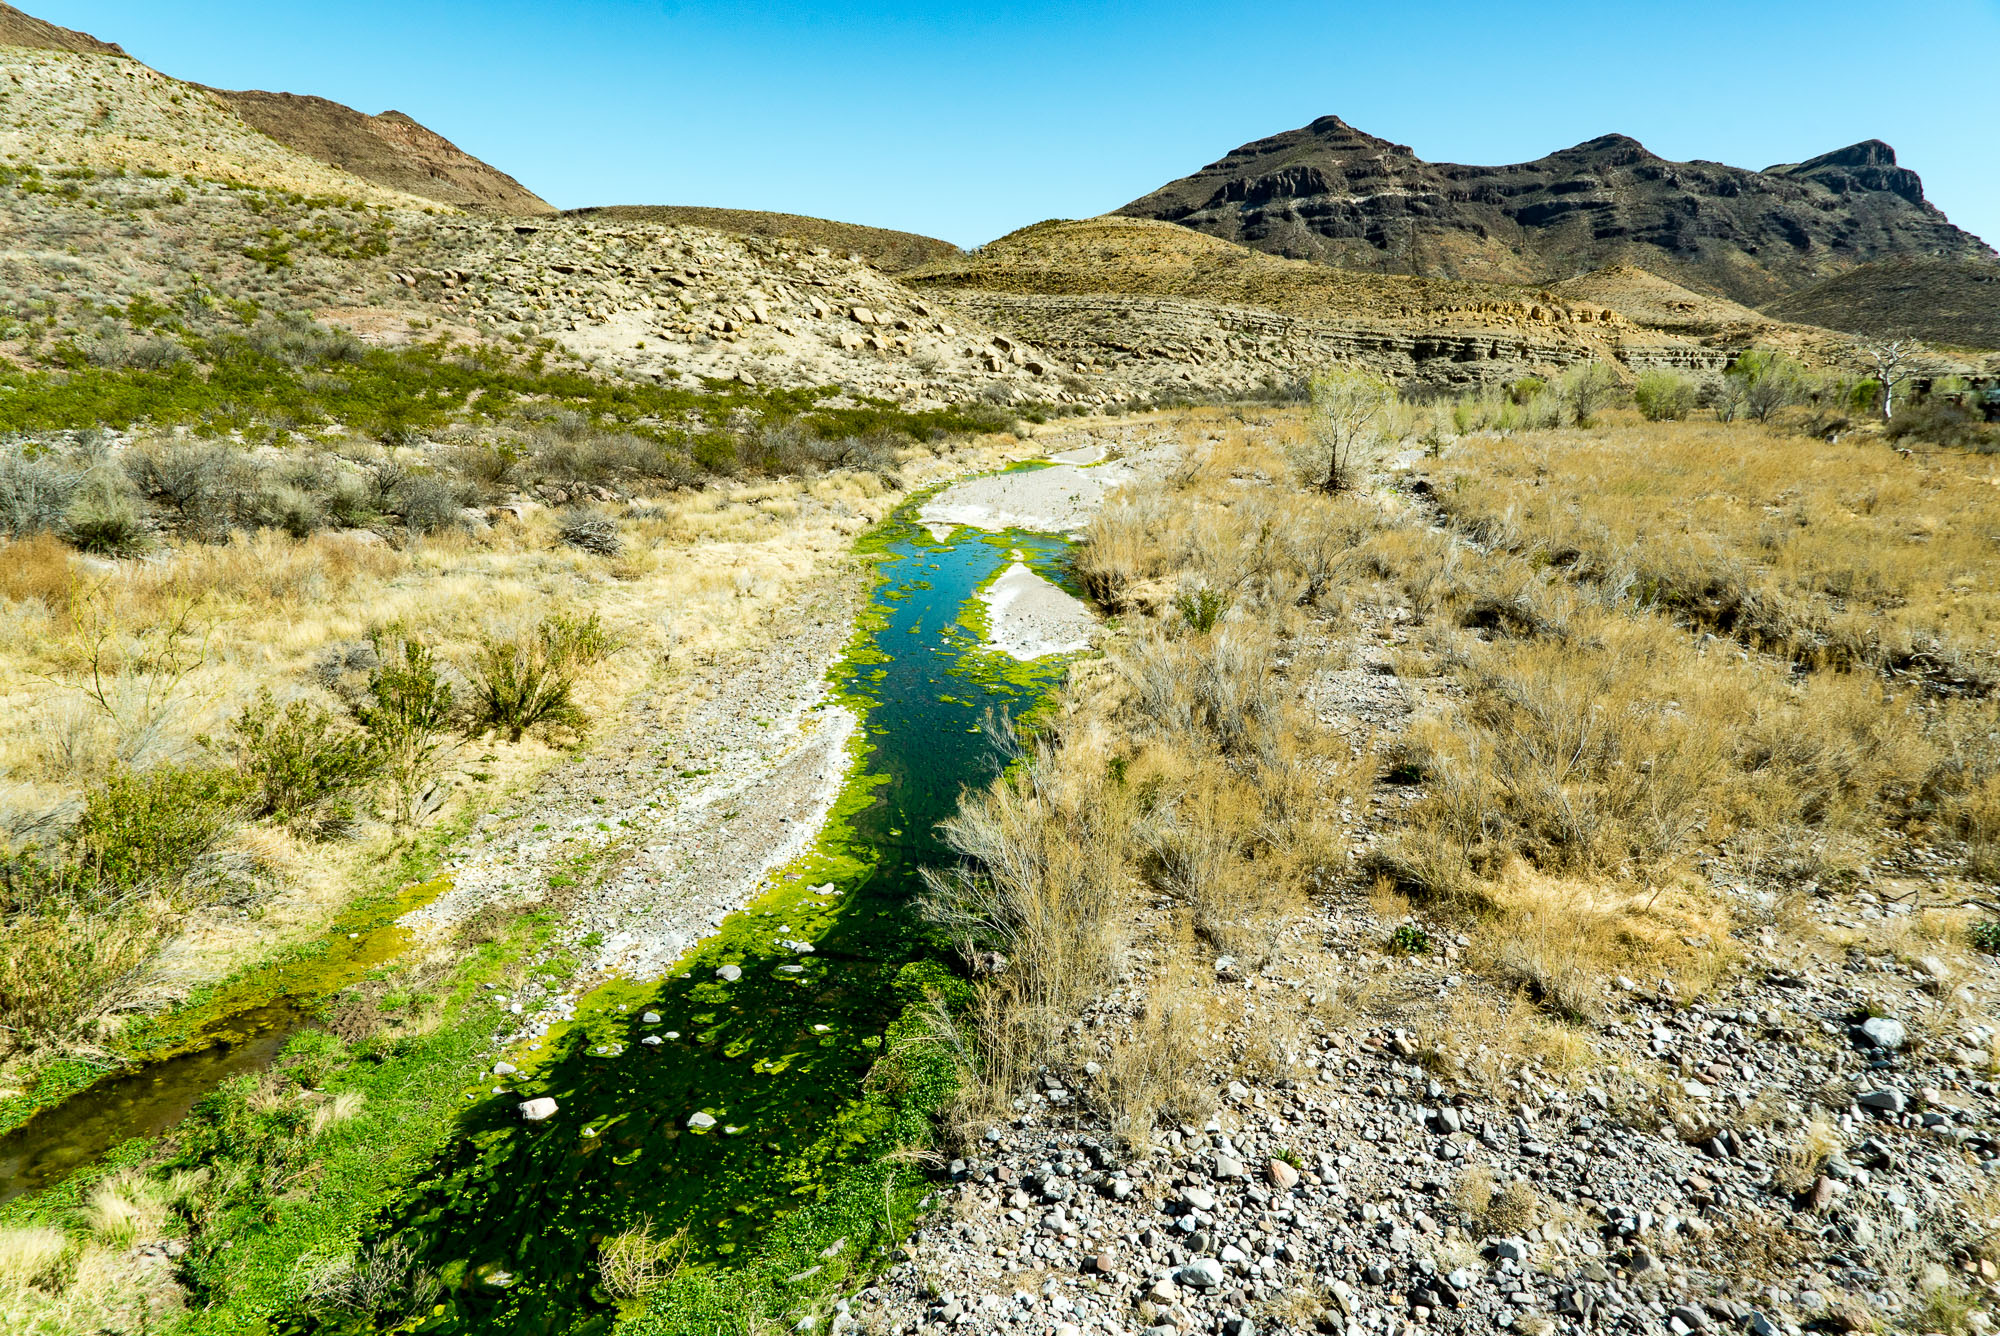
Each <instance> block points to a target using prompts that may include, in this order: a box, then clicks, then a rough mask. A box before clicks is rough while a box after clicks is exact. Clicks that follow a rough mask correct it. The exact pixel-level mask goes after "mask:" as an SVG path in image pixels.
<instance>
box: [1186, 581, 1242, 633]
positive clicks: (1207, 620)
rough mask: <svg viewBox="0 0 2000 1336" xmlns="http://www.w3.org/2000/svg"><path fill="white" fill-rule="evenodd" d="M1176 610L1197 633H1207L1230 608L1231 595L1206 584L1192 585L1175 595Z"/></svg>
mask: <svg viewBox="0 0 2000 1336" xmlns="http://www.w3.org/2000/svg"><path fill="white" fill-rule="evenodd" d="M1174 610H1175V611H1176V612H1178V613H1180V615H1181V621H1182V623H1183V624H1184V625H1186V626H1187V628H1188V629H1189V630H1191V631H1193V632H1194V633H1195V634H1197V635H1204V636H1205V635H1207V634H1208V633H1209V632H1210V631H1213V630H1214V629H1215V624H1216V623H1217V622H1219V621H1221V620H1222V615H1223V614H1224V613H1225V612H1227V611H1228V610H1229V595H1228V593H1227V592H1226V591H1224V590H1220V589H1211V588H1209V587H1208V586H1207V585H1205V584H1201V585H1191V586H1189V587H1187V588H1184V589H1181V590H1180V591H1178V592H1177V593H1175V595H1174Z"/></svg>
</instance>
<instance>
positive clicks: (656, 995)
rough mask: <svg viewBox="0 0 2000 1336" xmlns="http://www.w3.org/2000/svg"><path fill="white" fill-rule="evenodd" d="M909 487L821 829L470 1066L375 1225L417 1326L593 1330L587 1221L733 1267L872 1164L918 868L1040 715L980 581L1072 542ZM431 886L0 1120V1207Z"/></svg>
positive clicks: (292, 1016) (885, 537) (177, 1093)
mask: <svg viewBox="0 0 2000 1336" xmlns="http://www.w3.org/2000/svg"><path fill="white" fill-rule="evenodd" d="M1029 467H1031V468H1032V467H1033V466H1029ZM917 506H918V502H917V501H912V502H911V503H909V504H907V505H905V506H904V507H903V508H902V509H901V510H899V511H898V512H897V514H896V515H895V516H894V517H892V519H891V520H890V521H889V523H888V524H886V525H885V526H884V527H883V529H881V530H880V531H878V533H877V534H875V535H873V536H872V538H871V539H870V540H869V541H868V544H867V548H868V551H869V552H870V553H871V554H872V555H873V556H874V557H875V558H876V559H877V560H878V562H879V577H880V578H879V580H878V583H877V585H876V587H875V590H874V593H873V595H872V597H871V600H870V603H869V605H868V610H867V611H866V612H865V613H864V615H863V617H862V619H861V623H860V627H859V629H858V630H857V632H856V635H855V638H854V642H853V644H852V645H851V647H850V649H849V651H848V652H847V654H846V655H845V656H844V657H843V659H842V661H841V662H840V663H838V664H836V665H835V667H834V669H833V674H834V680H835V682H836V685H837V691H836V694H837V695H838V696H840V697H841V698H842V701H843V703H844V704H846V705H847V706H848V707H849V708H851V709H853V710H854V711H855V712H856V713H857V714H858V715H859V716H860V718H861V721H862V729H861V731H860V732H859V733H858V735H857V738H856V742H855V745H854V750H855V758H854V763H853V766H852V768H851V770H850V773H849V775H848V778H847V780H846V781H845V784H844V786H843V788H842V790H841V794H840V797H839V799H838V800H837V801H836V803H835V805H834V808H833V811H832V814H831V815H830V817H829V819H828V821H827V823H826V827H825V830H824V832H823V834H822V835H821V837H820V838H819V840H818V841H817V842H816V844H815V845H814V847H813V848H812V849H811V850H809V851H808V852H807V853H806V854H805V855H803V856H802V857H801V858H799V859H798V860H796V861H795V862H794V863H792V864H791V865H790V866H788V867H786V868H783V869H781V870H780V871H779V872H778V873H777V874H776V875H774V876H773V877H772V878H771V879H770V881H769V883H768V884H767V889H766V890H765V891H764V892H763V894H762V895H761V896H760V897H759V898H758V899H756V900H755V901H754V902H753V903H751V904H749V905H748V906H747V907H746V908H744V909H743V910H742V911H740V912H738V913H735V914H732V915H730V916H729V917H728V918H726V919H725V920H724V921H723V923H722V924H721V926H720V928H719V930H718V931H717V933H716V935H715V936H713V937H711V938H710V939H708V940H707V941H706V942H704V943H703V944H702V945H701V946H700V947H698V948H697V949H696V950H695V951H694V952H692V953H691V954H690V955H688V956H687V957H686V958H684V959H683V960H681V961H680V962H678V964H677V965H676V966H675V967H674V968H673V970H672V971H670V972H669V974H668V975H667V977H665V978H664V979H661V980H657V981H652V982H645V983H640V982H635V981H630V980H623V979H614V980H613V981H611V982H609V983H607V984H605V985H603V986H602V987H599V988H597V989H596V990H594V991H593V992H591V993H590V994H588V995H587V996H586V997H584V998H583V999H581V1001H580V1002H579V1004H578V1007H577V1014H576V1018H575V1020H574V1021H573V1022H571V1023H569V1024H567V1025H565V1026H563V1027H562V1028H560V1029H558V1030H557V1031H555V1032H553V1033H551V1034H550V1035H549V1036H548V1038H547V1039H546V1040H544V1041H541V1042H539V1043H535V1044H532V1045H531V1046H524V1047H520V1048H517V1049H516V1050H514V1051H513V1052H511V1053H509V1054H507V1055H506V1056H507V1058H508V1060H509V1062H510V1064H511V1065H512V1066H513V1067H514V1068H516V1069H517V1070H513V1071H510V1072H509V1073H508V1074H506V1075H504V1076H503V1075H498V1074H496V1072H495V1071H493V1070H489V1071H486V1072H477V1073H475V1072H467V1073H466V1077H467V1082H466V1085H465V1087H464V1089H463V1090H462V1092H461V1094H462V1098H463V1099H464V1101H465V1113H464V1115H463V1122H462V1126H461V1132H460V1135H459V1137H458V1138H457V1140H456V1142H455V1143H454V1145H453V1146H452V1148H451V1149H449V1150H448V1151H447V1152H446V1153H445V1155H444V1156H443V1157H442V1159H441V1161H440V1162H438V1163H436V1164H434V1165H432V1166H431V1167H430V1169H429V1171H428V1172H427V1173H426V1174H425V1177H424V1180H423V1182H422V1184H421V1185H418V1186H416V1187H414V1188H413V1191H412V1196H411V1197H410V1198H409V1199H408V1200H407V1201H406V1202H404V1203H403V1204H401V1205H398V1206H395V1207H390V1208H388V1215H387V1217H386V1218H385V1219H383V1220H382V1221H381V1226H382V1228H383V1230H384V1231H385V1232H388V1233H395V1234H399V1235H401V1236H402V1237H403V1238H405V1239H406V1240H407V1239H415V1240H417V1241H418V1250H419V1252H420V1259H419V1260H420V1263H421V1265H423V1266H424V1267H425V1268H427V1269H429V1270H431V1271H432V1272H434V1273H435V1274H438V1275H439V1276H440V1277H441V1278H442V1279H443V1280H444V1282H445V1285H446V1290H445V1296H444V1299H445V1302H444V1303H443V1304H442V1305H441V1311H439V1312H437V1313H435V1314H433V1315H432V1316H431V1318H430V1320H428V1321H424V1322H423V1323H422V1324H421V1327H422V1329H423V1330H425V1331H452V1330H462V1331H499V1330H506V1331H517V1332H551V1333H554V1332H564V1333H575V1332H596V1331H605V1330H608V1329H609V1328H610V1326H611V1325H612V1324H613V1322H614V1321H615V1318H616V1310H615V1308H614V1307H613V1306H612V1304H611V1303H610V1302H609V1301H608V1300H607V1299H606V1298H605V1296H604V1295H603V1294H602V1293H601V1292H600V1291H599V1290H598V1289H597V1286H596V1275H595V1267H594V1257H595V1253H596V1250H597V1248H598V1246H599V1244H600V1243H601V1241H602V1240H603V1239H604V1238H605V1237H607V1236H609V1235H612V1234H616V1233H618V1232H620V1231H623V1230H626V1229H630V1228H633V1227H634V1226H636V1225H639V1224H641V1223H647V1224H650V1225H651V1227H652V1228H653V1230H654V1231H655V1233H656V1234H657V1235H660V1236H670V1235H674V1234H677V1233H680V1232H682V1231H684V1232H685V1239H686V1252H685V1264H688V1265H696V1266H701V1265H708V1266H719V1267H728V1266H729V1265H730V1264H731V1261H732V1259H733V1258H735V1257H739V1256H746V1255H748V1253H749V1251H750V1250H754V1249H755V1247H756V1246H757V1243H758V1242H759V1240H760V1239H761V1238H762V1237H763V1235H764V1234H765V1233H766V1232H767V1231H768V1230H770V1229H771V1227H772V1226H773V1225H774V1224H776V1223H778V1222H780V1221H781V1220H783V1219H784V1218H785V1216H786V1215H787V1214H788V1213H790V1212H793V1211H795V1210H797V1209H798V1208H800V1207H803V1206H807V1205H811V1204H812V1203H814V1202H815V1201H816V1200H818V1199H819V1198H820V1197H821V1196H822V1195H823V1189H824V1187H825V1185H826V1184H827V1183H828V1182H829V1181H831V1179H832V1178H833V1177H834V1176H836V1175H838V1174H839V1173H840V1172H841V1171H842V1170H843V1169H844V1168H851V1167H853V1166H854V1165H855V1164H856V1163H857V1162H858V1161H859V1160H861V1159H863V1158H865V1154H866V1146H867V1145H868V1143H869V1142H870V1141H871V1140H873V1139H874V1138H875V1134H876V1133H878V1132H879V1131H880V1123H881V1121H882V1118H881V1115H880V1111H879V1109H878V1108H873V1107H871V1106H869V1105H868V1104H867V1103H866V1101H865V1100H864V1099H863V1098H862V1087H863V1082H864V1079H865V1078H866V1076H867V1074H868V1072H869V1069H870V1068H871V1066H873V1064H874V1063H875V1062H876V1060H877V1059H878V1058H879V1057H880V1056H881V1054H882V1048H883V1038H884V1032H885V1030H886V1029H887V1027H888V1026H889V1024H890V1022H891V1021H893V1020H894V1019H895V1018H896V1017H897V1016H898V1015H899V1014H900V1012H901V1010H902V1008H903V1006H904V1005H905V1004H906V1003H907V1002H908V1001H909V1000H910V998H909V996H908V989H907V988H905V989H903V990H900V991H899V990H898V988H897V987H896V986H895V985H896V982H897V976H898V974H899V972H901V971H903V970H904V969H905V967H907V966H909V965H911V964H912V963H913V962H918V961H924V960H930V959H934V958H936V955H937V952H938V949H939V948H938V946H937V944H936V942H935V941H934V940H933V939H932V938H930V937H929V936H928V935H927V934H926V932H925V930H924V928H923V925H922V923H921V922H920V920H919V918H918V916H917V913H916V909H915V900H916V897H917V895H918V894H919V892H920V891H921V888H922V883H921V875H920V869H921V868H922V867H924V866H925V865H926V864H929V865H938V864H941V863H943V862H945V861H948V859H949V854H948V852H947V851H946V850H945V849H944V848H943V847H942V845H941V844H940V842H939V840H938V838H937V833H936V826H937V823H938V822H939V821H940V820H942V819H943V818H944V817H946V816H948V815H950V813H951V812H952V811H953V809H954V808H955V807H956V805H957V803H958V799H959V795H960V793H961V792H962V791H963V790H964V789H965V788H966V787H968V786H973V785H978V784H981V783H984V782H986V781H987V780H989V779H990V778H992V777H993V776H994V775H996V774H997V773H999V770H1000V768H1001V765H1002V763H1003V758H1002V757H1001V755H1000V754H999V752H998V751H997V749H996V747H995V744H994V742H993V739H992V738H991V736H990V735H989V733H988V731H987V728H986V724H987V723H988V721H989V720H988V716H989V715H1007V716H1011V717H1014V718H1019V717H1020V716H1021V715H1023V714H1024V713H1026V712H1027V711H1029V710H1031V709H1032V708H1033V707H1034V706H1035V705H1036V704H1038V703H1039V702H1040V701H1042V700H1043V699H1044V698H1045V697H1046V695H1047V693H1048V691H1049V690H1050V689H1051V687H1053V686H1054V684H1055V683H1056V682H1057V681H1058V680H1059V679H1060V677H1061V675H1062V672H1063V669H1064V666H1065V663H1066V660H1065V659H1064V658H1062V657H1059V656H1054V655H1051V656H1049V657H1044V658H1040V659H1035V660H1031V661H1027V662H1022V661H1018V660H1017V659H1016V658H1011V657H1008V656H1006V655H1004V654H1001V653H997V652H994V651H993V650H992V649H991V648H990V647H989V646H986V645H985V644H983V643H982V637H983V634H984V632H985V630H986V622H987V608H986V606H985V605H984V603H983V602H982V599H981V597H980V595H981V592H982V590H984V589H987V588H988V587H989V586H991V585H993V584H994V583H995V582H996V580H998V579H999V578H1000V577H1001V576H1002V574H1003V573H1004V572H1007V571H1009V570H1010V568H1013V567H1014V566H1016V564H1017V563H1019V564H1024V565H1026V566H1027V567H1028V568H1029V569H1030V570H1032V571H1034V572H1035V573H1037V574H1039V575H1041V576H1043V577H1047V578H1048V579H1050V580H1052V581H1055V582H1057V583H1059V584H1061V583H1064V582H1066V579H1067V576H1066V572H1065V569H1064V565H1063V563H1064V557H1065V554H1066V552H1067V548H1068V544H1067V543H1066V542H1065V541H1064V540H1063V539H1062V538H1060V537H1058V536H1055V535H1052V534H1046V533H1031V532H1026V531H1022V530H1006V531H1002V532H989V531H983V530H978V529H972V528H959V529H957V530H956V531H955V532H950V533H949V536H948V537H942V538H941V537H940V536H939V533H940V531H939V530H938V529H936V528H935V527H933V528H930V529H927V528H926V527H925V526H924V525H922V524H920V523H919V522H918V520H917ZM1022 574H1023V573H1022V572H1016V573H1015V575H1016V577H1018V576H1020V575H1022ZM1051 592H1053V591H1051ZM1004 602H1005V600H1002V603H1003V604H1004ZM1018 652H1019V651H1017V653H1018ZM441 885H442V883H433V884H428V885H426V886H422V887H411V888H408V889H407V890H406V891H405V892H404V894H403V895H402V896H401V897H399V900H398V903H396V904H394V905H390V906H377V907H375V908H374V910H373V912H372V913H370V914H369V915H368V916H367V918H366V919H365V920H363V921H357V922H352V923H348V922H343V923H342V924H340V925H339V927H338V929H337V930H336V931H334V932H333V933H331V934H329V942H328V945H327V948H326V949H325V950H324V951H323V952H320V953H318V954H315V955H313V956H311V957H310V958H309V959H306V960H302V961H299V962H294V963H288V964H281V965H278V966H274V967H272V968H271V969H268V970H265V971H261V972H259V974H258V975H257V976H256V977H254V978H252V979H250V980H248V981H247V982H246V983H245V984H243V985H242V986H240V987H237V988H232V989H230V990H228V991H227V992H225V993H224V994H223V995H221V996H219V997H218V998H216V999H215V1000H213V1001H212V1002H211V1003H210V1004H209V1005H208V1006H207V1007H205V1008H204V1009H203V1012H204V1014H205V1017H206V1019H200V1018H198V1019H197V1020H196V1022H195V1023H194V1024H193V1025H191V1026H190V1028H189V1031H188V1033H189V1038H188V1040H187V1041H186V1042H185V1043H184V1044H183V1045H182V1046H181V1048H180V1049H179V1050H178V1051H177V1052H175V1053H173V1054H171V1055H169V1056H167V1057H164V1058H161V1059H158V1060H155V1061H152V1062H149V1063H147V1064H144V1065H142V1066H140V1067H138V1068H136V1069H133V1070H129V1071H126V1072H122V1073H118V1074H114V1075H112V1076H110V1077H107V1078H105V1079H104V1080H101V1081H99V1082H98V1083H97V1084H95V1085H93V1086H91V1087H89V1088H87V1089H85V1090H83V1091H81V1092H79V1093H78V1094H76V1095H74V1096H71V1097H70V1098H69V1099H68V1100H66V1101H64V1102H63V1103H61V1104H59V1105H57V1106H54V1107H51V1108H49V1109H45V1110H43V1111H42V1112H41V1113H40V1114H38V1115H36V1116H35V1117H34V1118H31V1119H30V1120H28V1121H27V1122H26V1123H24V1124H22V1125H21V1126H20V1127H18V1128H15V1129H14V1130H13V1131H12V1132H10V1133H8V1134H7V1135H6V1136H4V1137H0V1201H5V1200H8V1199H10V1198H12V1197H14V1196H18V1195H19V1194H20V1193H22V1192H27V1191H33V1190H36V1189H38V1188H41V1187H45V1186H47V1185H49V1184H51V1183H53V1182H56V1181H59V1180H60V1179H61V1178H63V1177H65V1176H67V1175H68V1174H69V1173H71V1172H74V1171H75V1170H76V1169H78V1168H80V1167H82V1166H84V1165H86V1164H89V1163H91V1162H92V1161H94V1160H96V1159H98V1158H100V1157H101V1156H102V1155H103V1154H105V1153H106V1152H107V1151H109V1150H110V1149H112V1148H113V1147H115V1146H118V1145H120V1144H122V1143H123V1142H125V1141H126V1140H128V1139H130V1138H133V1137H151V1136H156V1135H159V1134H161V1133H163V1132H165V1131H167V1130H168V1129H169V1128H171V1127H172V1126H173V1125H174V1124H175V1123H176V1122H178V1121H179V1120H180V1118H181V1117H183V1116H184V1115H185V1114H186V1113H187V1111H188V1110H189V1109H190V1108H191V1107H192V1106H193V1104H194V1102H195V1101H196V1100H198V1099H199V1098H200V1097H201V1096H202V1095H204V1094H206V1093H207V1092H208V1091H210V1090H212V1089H214V1088H215V1086H216V1085H217V1084H219V1083H220V1082H221V1081H223V1080H226V1079H228V1078H230V1077H232V1076H235V1075H238V1074H240V1073H243V1072H247V1071H254V1070H258V1069H261V1068H262V1067H264V1066H267V1065H268V1064H269V1063H270V1062H271V1061H273V1060H274V1059H275V1058H276V1057H277V1055H278V1054H279V1053H280V1052H281V1051H282V1049H283V1048H284V1046H285V1044H286V1042H287V1041H288V1040H289V1039H290V1038H291V1037H292V1036H293V1035H294V1034H296V1033H297V1032H298V1031H299V1030H300V1029H301V1028H303V1027H305V1026H308V1025H311V1024H314V1023H315V1021H314V1017H315V1015H316V1012H317V1008H318V1007H319V1005H320V1004H321V1002H322V1001H323V999H324V998H325V997H327V996H328V995H330V994H331V993H332V992H333V991H336V990H337V989H339V988H340V987H343V986H345V984H347V983H349V982H352V981H353V980H354V979H357V978H360V977H362V976H363V975H364V974H366V973H367V972H368V971H370V970H372V969H374V968H377V967H378V966H380V965H381V964H383V963H385V962H386V961H388V960H390V959H392V958H393V957H394V956H396V955H398V954H400V952H401V951H402V949H403V947H404V946H405V944H406V942H407V934H406V930H405V929H404V928H403V927H401V926H399V925H398V924H397V923H396V921H395V919H396V917H397V915H399V914H401V913H402V912H404V911H407V910H409V909H411V908H414V907H415V906H416V905H417V904H420V903H423V902H426V901H427V900H428V899H429V898H430V897H432V896H434V895H435V894H436V892H437V891H438V890H439V889H440V886H441ZM654 1018H656V1019H654ZM649 1041H651V1042H649ZM541 1096H547V1097H551V1098H553V1099H555V1100H556V1102H557V1104H558V1106H559V1108H558V1111H557V1112H556V1114H555V1115H554V1116H552V1117H549V1118H548V1119H546V1120H545V1121H540V1122H533V1123H530V1122H525V1121H524V1120H523V1118H522V1116H521V1112H520V1105H521V1103H522V1101H524V1100H527V1099H531V1098H536V1097H541ZM871 1119H872V1120H873V1124H872V1125H871ZM305 1325H307V1326H313V1325H317V1324H315V1323H313V1322H312V1321H311V1320H310V1319H307V1320H306V1322H305ZM336 1325H343V1324H336Z"/></svg>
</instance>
